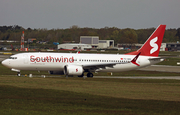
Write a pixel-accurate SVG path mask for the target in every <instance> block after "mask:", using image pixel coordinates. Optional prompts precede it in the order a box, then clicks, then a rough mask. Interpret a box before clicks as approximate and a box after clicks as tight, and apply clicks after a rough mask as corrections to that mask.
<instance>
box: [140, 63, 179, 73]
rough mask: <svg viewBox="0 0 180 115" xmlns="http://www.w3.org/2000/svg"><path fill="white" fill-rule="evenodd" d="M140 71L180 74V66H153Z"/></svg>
mask: <svg viewBox="0 0 180 115" xmlns="http://www.w3.org/2000/svg"><path fill="white" fill-rule="evenodd" d="M139 70H143V71H159V72H176V73H180V66H166V65H151V66H148V67H145V68H141V69H139Z"/></svg>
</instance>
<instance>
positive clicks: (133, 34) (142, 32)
mask: <svg viewBox="0 0 180 115" xmlns="http://www.w3.org/2000/svg"><path fill="white" fill-rule="evenodd" d="M154 30H155V28H147V29H131V28H126V29H119V28H116V27H104V28H100V29H97V28H88V27H86V28H80V27H78V26H77V25H73V26H71V27H70V28H67V29H51V30H48V29H31V28H27V29H24V28H23V27H21V26H18V25H14V26H0V40H15V41H20V38H21V35H22V31H24V33H25V40H27V39H28V38H36V39H37V41H47V43H48V44H52V43H53V42H59V43H64V42H72V41H73V42H75V43H79V42H80V36H99V38H100V40H114V41H115V44H117V43H129V44H133V43H144V42H145V41H146V40H147V38H148V37H149V36H150V35H151V34H152V32H153V31H154ZM179 40H180V28H178V29H166V31H165V35H164V39H163V42H177V41H179Z"/></svg>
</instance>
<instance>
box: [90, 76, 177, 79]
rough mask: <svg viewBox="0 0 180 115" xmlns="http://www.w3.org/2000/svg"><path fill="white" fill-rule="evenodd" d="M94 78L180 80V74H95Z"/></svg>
mask: <svg viewBox="0 0 180 115" xmlns="http://www.w3.org/2000/svg"><path fill="white" fill-rule="evenodd" d="M93 78H110V79H113V78H114V79H171V80H180V76H166V77H159V76H153V77H147V76H138V77H136V76H133V77H131V76H127V77H120V76H94V77H93Z"/></svg>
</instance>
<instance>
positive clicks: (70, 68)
mask: <svg viewBox="0 0 180 115" xmlns="http://www.w3.org/2000/svg"><path fill="white" fill-rule="evenodd" d="M83 72H84V69H83V67H82V66H77V65H66V66H64V74H65V75H82V74H83Z"/></svg>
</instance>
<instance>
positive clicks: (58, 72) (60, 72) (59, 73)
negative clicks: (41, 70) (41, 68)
mask: <svg viewBox="0 0 180 115" xmlns="http://www.w3.org/2000/svg"><path fill="white" fill-rule="evenodd" d="M48 72H49V74H54V75H64V72H63V71H48Z"/></svg>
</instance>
